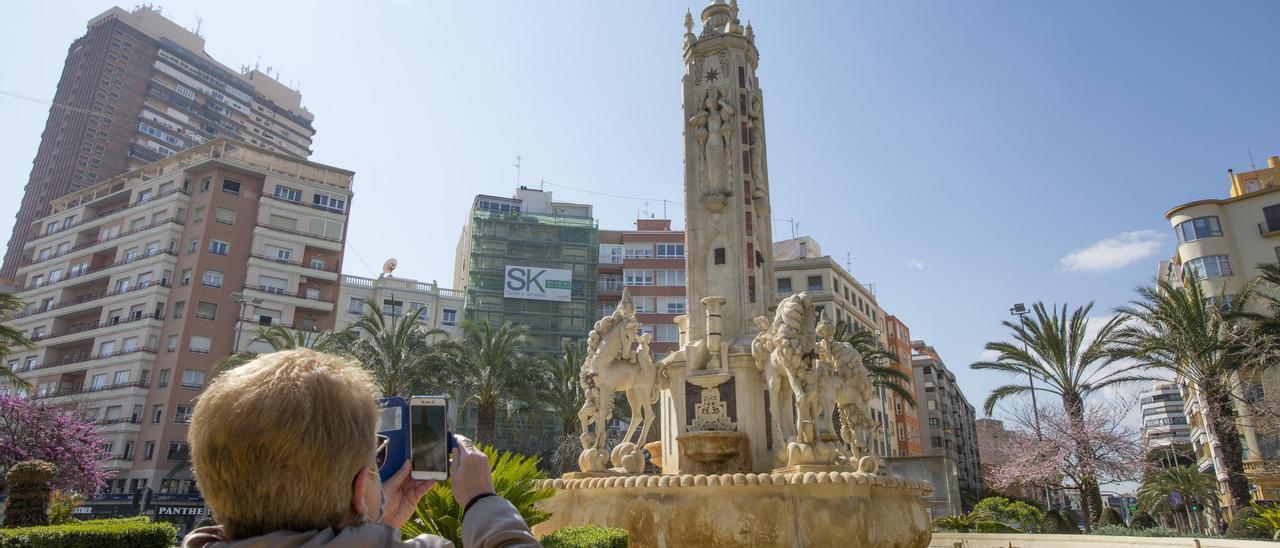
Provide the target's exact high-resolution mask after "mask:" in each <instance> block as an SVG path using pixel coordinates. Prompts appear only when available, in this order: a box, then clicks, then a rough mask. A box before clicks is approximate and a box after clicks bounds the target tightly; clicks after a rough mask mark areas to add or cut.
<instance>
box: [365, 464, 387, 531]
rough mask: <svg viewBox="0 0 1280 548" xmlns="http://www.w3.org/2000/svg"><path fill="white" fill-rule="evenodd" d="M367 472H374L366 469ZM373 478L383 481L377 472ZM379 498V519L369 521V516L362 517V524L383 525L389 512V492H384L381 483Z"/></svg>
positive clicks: (379, 485)
mask: <svg viewBox="0 0 1280 548" xmlns="http://www.w3.org/2000/svg"><path fill="white" fill-rule="evenodd" d="M366 471H368V472H373V470H369V469H366ZM373 477H375V478H378V479H382V478H380V477H379V476H378V474H377V473H376V472H375V473H374V474H373ZM378 497H380V498H381V502H379V503H378V519H369V516H368V515H361V516H360V521H361V522H362V523H382V518H383V517H385V516H386V511H387V492H386V491H383V490H382V484H381V483H379V484H378Z"/></svg>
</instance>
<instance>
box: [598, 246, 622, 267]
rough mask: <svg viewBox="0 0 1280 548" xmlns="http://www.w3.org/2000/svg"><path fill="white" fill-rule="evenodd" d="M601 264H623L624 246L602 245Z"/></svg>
mask: <svg viewBox="0 0 1280 548" xmlns="http://www.w3.org/2000/svg"><path fill="white" fill-rule="evenodd" d="M600 264H622V245H621V244H600Z"/></svg>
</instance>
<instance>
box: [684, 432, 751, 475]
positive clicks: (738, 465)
mask: <svg viewBox="0 0 1280 548" xmlns="http://www.w3.org/2000/svg"><path fill="white" fill-rule="evenodd" d="M676 445H677V446H678V449H679V451H680V456H681V459H680V462H681V463H682V469H681V470H680V471H681V472H682V473H687V474H732V473H736V472H743V473H745V472H750V471H751V444H750V442H749V440H748V438H747V434H746V433H744V432H717V431H706V432H685V433H683V434H680V435H679V436H676Z"/></svg>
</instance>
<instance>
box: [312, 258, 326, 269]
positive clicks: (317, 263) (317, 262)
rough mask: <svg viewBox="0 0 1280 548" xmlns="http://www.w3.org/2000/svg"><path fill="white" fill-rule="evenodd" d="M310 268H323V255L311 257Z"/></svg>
mask: <svg viewBox="0 0 1280 548" xmlns="http://www.w3.org/2000/svg"><path fill="white" fill-rule="evenodd" d="M311 268H314V269H316V270H324V258H323V257H312V258H311Z"/></svg>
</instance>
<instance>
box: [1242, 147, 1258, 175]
mask: <svg viewBox="0 0 1280 548" xmlns="http://www.w3.org/2000/svg"><path fill="white" fill-rule="evenodd" d="M1244 151H1245V152H1248V153H1249V170H1250V171H1258V166H1257V165H1256V164H1254V163H1253V150H1252V149H1250V148H1249V147H1244Z"/></svg>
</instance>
